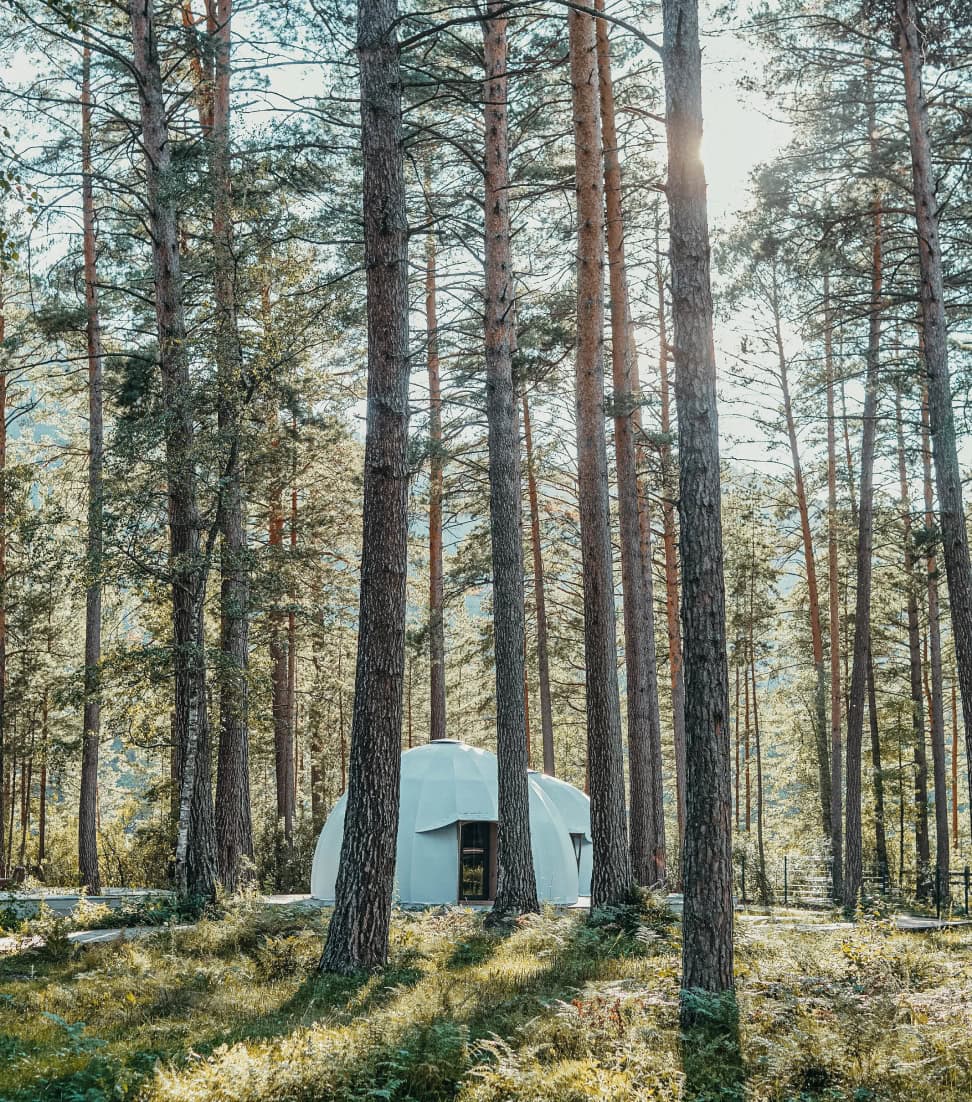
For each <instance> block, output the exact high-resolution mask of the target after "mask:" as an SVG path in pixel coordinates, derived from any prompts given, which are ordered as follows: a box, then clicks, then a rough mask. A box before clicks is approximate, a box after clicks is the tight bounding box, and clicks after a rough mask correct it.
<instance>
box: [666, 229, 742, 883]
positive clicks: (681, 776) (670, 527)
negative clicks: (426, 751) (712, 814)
mask: <svg viewBox="0 0 972 1102" xmlns="http://www.w3.org/2000/svg"><path fill="white" fill-rule="evenodd" d="M655 286H656V291H657V296H658V399H659V402H658V404H659V419H660V425H659V428H660V430H661V445H660V449H659V451H660V458H661V475H662V485H663V493H664V497H663V499H662V545H663V547H664V551H665V619H666V622H667V627H668V673H669V680H670V684H671V691H672V739H673V742H674V745H675V787H676V793H675V795H676V818H677V820H678V846H679V853H680V854H681V852H682V850H683V847H684V844H685V670H684V668H683V663H682V625H681V623H680V622H679V595H678V526H677V523H676V502H677V500H678V472H677V470H676V469H675V463H674V462H673V460H672V445H671V435H672V414H671V386H670V384H669V378H668V361H669V358H670V355H671V352H670V349H669V347H668V328H667V322H666V318H665V278H664V275H663V273H662V263H661V245H660V242H659V239H658V231H657V223H656V232H655ZM737 696H738V694H737ZM737 713H738V708H737ZM736 733H737V736H738V733H739V732H738V723H737V731H736ZM737 741H738V740H737ZM737 757H738V753H737ZM736 787H737V789H738V787H739V778H738V768H737V777H736ZM736 802H737V811H736V815H737V819H738V814H739V812H738V791H737V801H736ZM679 881H680V882H681V877H679Z"/></svg>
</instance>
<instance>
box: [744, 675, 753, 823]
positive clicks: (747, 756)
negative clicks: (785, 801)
mask: <svg viewBox="0 0 972 1102" xmlns="http://www.w3.org/2000/svg"><path fill="white" fill-rule="evenodd" d="M742 658H743V661H744V662H745V661H746V656H745V655H743V656H742ZM744 680H745V687H744V689H743V712H744V714H745V717H746V720H745V723H744V725H743V767H744V768H745V770H746V818H745V820H744V823H745V827H746V833H747V834H749V833H750V831H751V830H752V829H753V779H752V728H751V727H750V726H749V715H750V712H749V673H748V671H747V672H746V676H745V679H744Z"/></svg>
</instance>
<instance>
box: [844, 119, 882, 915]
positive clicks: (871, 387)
mask: <svg viewBox="0 0 972 1102" xmlns="http://www.w3.org/2000/svg"><path fill="white" fill-rule="evenodd" d="M871 110H872V112H873V100H872V105H871ZM869 129H870V132H872V133H873V132H874V126H873V125H871V126H870V128H869ZM881 220H882V215H881V200H880V198H879V197H878V196H875V198H874V202H873V204H872V224H873V250H872V263H871V305H870V324H869V333H868V345H867V375H866V381H865V393H864V431H863V437H862V441H861V477H860V505H859V506H858V510H857V601H856V606H855V613H854V656H853V663H852V666H851V683H850V699H849V702H848V710H847V795H846V801H847V802H846V822H845V828H844V835H845V856H844V906H845V907H846V908H847V909H848V910H850V909H853V908H854V907H855V906H856V905H857V900H858V897H859V895H860V892H861V884H862V879H863V875H864V868H863V861H864V857H863V847H862V837H861V743H862V740H863V735H864V695H865V694H864V689H865V682H866V680H867V655H868V652H869V648H870V637H871V549H872V542H873V528H874V489H873V487H874V450H875V439H876V435H877V405H878V371H879V367H880V364H879V359H880V351H881V287H882V268H881V242H882V228H881Z"/></svg>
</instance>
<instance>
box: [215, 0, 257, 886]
mask: <svg viewBox="0 0 972 1102" xmlns="http://www.w3.org/2000/svg"><path fill="white" fill-rule="evenodd" d="M215 8H216V25H215V27H213V28H212V34H211V45H212V50H213V84H212V88H213V95H212V133H211V137H210V143H209V154H210V168H211V173H212V180H213V260H214V291H215V303H216V367H217V388H218V410H217V420H218V427H219V433H220V437H221V442H222V445H223V451H224V454H225V455H226V459H225V464H224V470H223V477H222V487H221V492H220V501H219V510H220V514H219V527H220V556H219V563H220V653H221V662H220V679H219V722H220V734H219V754H218V762H217V770H216V835H217V849H218V858H219V872H220V879H221V881H222V883H223V886H224V887H225V888H226V889H227V891H235V890H236V889H237V888H238V887H239V886H240V884H241V882H242V880H243V878H244V875H245V873H244V868H243V866H244V861H245V860H246V859H247V858H252V856H253V825H252V818H251V811H250V766H249V757H250V746H249V744H250V735H249V719H248V691H247V689H248V679H247V671H248V668H249V603H250V576H249V553H248V550H247V538H246V518H245V507H244V495H243V486H242V456H241V450H242V435H243V414H244V403H245V398H246V392H245V386H244V380H243V371H244V365H243V349H242V346H241V344H240V335H239V326H238V321H237V310H236V255H235V245H234V234H233V203H232V178H231V174H230V75H231V68H230V63H231V49H232V30H231V19H232V15H233V9H232V0H215Z"/></svg>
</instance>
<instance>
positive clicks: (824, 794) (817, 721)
mask: <svg viewBox="0 0 972 1102" xmlns="http://www.w3.org/2000/svg"><path fill="white" fill-rule="evenodd" d="M772 305H773V323H774V330H775V338H776V360H777V367H778V369H779V378H780V389H781V391H782V393H783V414H784V418H785V420H786V436H787V440H788V441H789V445H790V461H791V463H792V464H793V482H794V488H795V490H796V499H797V510H798V512H799V514H800V536H801V540H802V543H803V566H804V570H805V572H806V576H807V602H808V604H809V606H810V647H811V653H812V655H813V670H814V677H815V681H816V685H815V690H814V709H813V714H814V735H815V736H816V738H815V741H816V749H817V788H818V794H819V797H820V815H821V822H822V823H823V830H824V835H825V836H826V837H827V838H828V839H829V838H830V835H831V833H832V821H831V814H830V813H831V806H830V802H831V801H830V752H829V747H828V742H829V739H828V734H827V732H828V727H827V676H826V674H825V672H824V651H823V629H822V627H821V625H820V593H819V590H818V589H817V562H816V557H815V555H814V552H813V529H812V527H811V525H810V509H809V506H808V505H807V491H806V486H805V484H804V481H803V464H802V462H801V460H800V445H799V442H798V440H797V431H796V420H795V419H794V416H793V402H792V401H791V399H790V380H789V372H788V369H787V362H786V352H785V349H784V347H783V329H782V325H781V320H780V302H779V291H778V288H777V282H776V269H775V267H774V269H773V303H772Z"/></svg>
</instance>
